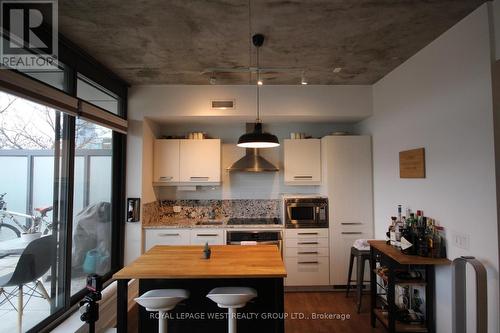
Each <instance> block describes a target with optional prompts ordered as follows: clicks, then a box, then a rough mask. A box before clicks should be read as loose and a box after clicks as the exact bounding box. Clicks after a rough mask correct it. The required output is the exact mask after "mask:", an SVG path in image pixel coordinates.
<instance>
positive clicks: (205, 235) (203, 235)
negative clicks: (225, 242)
mask: <svg viewBox="0 0 500 333" xmlns="http://www.w3.org/2000/svg"><path fill="white" fill-rule="evenodd" d="M196 236H198V237H217V236H219V235H217V234H196Z"/></svg>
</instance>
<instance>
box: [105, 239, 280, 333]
mask: <svg viewBox="0 0 500 333" xmlns="http://www.w3.org/2000/svg"><path fill="white" fill-rule="evenodd" d="M210 248H211V251H212V253H211V257H210V259H203V246H166V245H158V246H155V247H153V248H151V249H150V250H149V251H147V252H146V253H145V254H143V255H142V256H140V257H139V258H138V259H137V260H135V261H134V262H132V263H131V264H130V265H128V266H126V267H124V268H123V269H121V270H120V271H118V272H117V273H116V274H115V275H114V276H113V278H114V279H116V280H118V295H117V298H118V300H117V312H118V332H127V298H128V297H127V292H128V281H129V280H131V279H138V280H139V294H140V295H142V294H143V293H145V292H146V291H148V290H152V289H171V288H182V289H186V290H188V291H189V292H190V297H189V299H187V300H186V301H185V302H183V303H181V304H179V305H178V306H177V307H176V308H175V309H174V310H173V311H171V313H170V314H169V322H168V328H169V331H171V332H224V331H225V330H226V326H227V321H226V320H227V310H226V309H221V308H219V307H218V306H217V304H215V303H214V302H212V301H211V300H210V299H208V298H207V297H206V295H207V294H208V292H209V291H210V290H212V289H213V288H216V287H251V288H254V289H255V290H256V291H257V293H258V296H257V298H255V299H254V300H253V301H251V302H249V303H248V304H247V305H246V306H245V307H244V308H242V309H239V311H238V332H241V333H244V332H257V331H259V330H260V331H262V332H284V289H283V279H284V278H285V277H286V270H285V266H284V264H283V260H282V258H281V253H280V252H279V250H278V248H277V247H276V246H274V245H249V246H239V245H214V246H211V247H210ZM139 309H140V310H139V330H140V332H156V331H157V330H158V327H157V325H158V322H157V317H156V316H154V315H150V314H153V313H149V312H147V311H146V310H145V309H144V308H142V307H139ZM170 329H171V330H170Z"/></svg>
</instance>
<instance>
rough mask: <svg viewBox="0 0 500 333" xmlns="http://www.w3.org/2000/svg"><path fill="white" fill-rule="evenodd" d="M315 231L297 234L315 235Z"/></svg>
mask: <svg viewBox="0 0 500 333" xmlns="http://www.w3.org/2000/svg"><path fill="white" fill-rule="evenodd" d="M317 234H318V233H317V232H299V233H297V235H317Z"/></svg>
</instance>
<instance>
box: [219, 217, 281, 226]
mask: <svg viewBox="0 0 500 333" xmlns="http://www.w3.org/2000/svg"><path fill="white" fill-rule="evenodd" d="M227 224H228V225H247V224H281V220H280V219H279V218H277V217H275V218H261V217H243V218H239V217H233V218H230V219H229V221H227Z"/></svg>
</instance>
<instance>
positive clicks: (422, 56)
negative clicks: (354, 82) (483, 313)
mask: <svg viewBox="0 0 500 333" xmlns="http://www.w3.org/2000/svg"><path fill="white" fill-rule="evenodd" d="M490 51H491V50H490V38H489V25H488V10H487V5H483V6H482V7H480V8H479V9H477V10H476V11H475V12H474V13H472V14H471V15H469V16H468V17H466V18H465V19H464V20H462V21H461V22H460V23H458V24H457V25H456V26H454V27H452V28H451V29H450V30H449V31H447V32H446V33H445V34H443V35H442V36H440V37H439V38H438V39H437V40H435V41H434V42H432V43H431V44H430V45H428V46H427V47H425V48H424V49H423V50H421V51H420V52H419V53H417V54H416V55H415V56H413V57H412V58H410V59H409V60H408V61H406V62H405V63H404V64H402V65H401V66H400V67H398V68H397V69H395V70H394V71H393V72H391V73H390V74H388V75H387V76H386V77H384V78H383V79H382V80H380V81H379V82H377V83H376V84H375V85H374V87H373V116H372V117H371V118H369V119H368V120H365V121H363V122H361V124H360V129H361V130H362V131H363V132H365V133H369V134H371V135H372V136H373V160H374V171H373V172H374V203H375V236H376V237H377V238H383V237H384V234H385V232H386V229H387V227H388V224H389V221H388V218H389V216H392V215H394V214H395V211H396V207H397V205H398V204H403V205H404V206H410V207H411V208H412V209H413V210H416V209H423V210H424V212H425V214H426V215H427V216H431V217H435V218H436V219H437V220H438V222H439V223H440V224H441V225H443V226H444V227H445V228H446V229H447V236H448V257H449V258H455V257H458V256H461V255H472V256H476V257H477V258H478V259H480V260H481V261H482V262H483V263H484V264H485V265H486V267H487V270H488V284H489V291H488V297H489V313H488V315H489V332H498V329H499V324H498V313H499V307H498V235H497V212H496V189H495V159H494V158H495V157H494V143H493V112H492V86H491V58H490V56H491V53H490ZM418 147H425V149H426V166H427V177H426V179H418V180H410V179H400V178H399V167H398V152H400V151H402V150H406V149H411V148H418ZM454 233H460V234H464V235H467V236H468V237H469V238H470V246H469V249H468V250H465V249H460V248H458V247H456V246H454V244H453V242H451V241H450V240H451V237H450V235H452V234H454ZM450 273H451V269H450V268H449V267H442V268H439V269H438V270H437V276H436V280H437V287H436V296H437V304H436V306H437V332H451V274H450ZM469 319H471V318H469ZM469 319H468V320H469ZM469 322H471V324H472V323H473V322H474V318H472V320H469Z"/></svg>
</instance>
